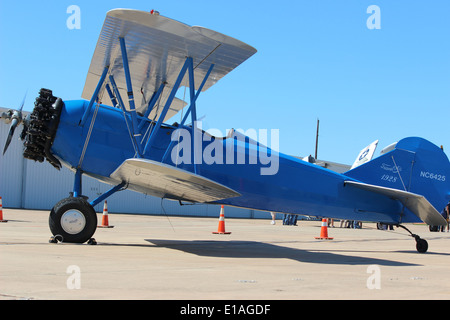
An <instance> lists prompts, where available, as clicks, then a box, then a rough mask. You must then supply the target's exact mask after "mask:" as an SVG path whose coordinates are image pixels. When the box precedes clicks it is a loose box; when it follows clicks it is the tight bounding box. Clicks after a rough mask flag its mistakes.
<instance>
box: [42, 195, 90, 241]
mask: <svg viewBox="0 0 450 320" xmlns="http://www.w3.org/2000/svg"><path fill="white" fill-rule="evenodd" d="M49 226H50V231H51V232H52V234H53V235H54V236H62V238H63V241H64V242H72V243H84V242H86V241H88V240H89V239H90V238H91V237H92V236H93V234H94V233H95V230H96V228H97V214H96V213H95V210H94V208H93V207H92V206H91V205H90V204H89V203H88V202H87V201H86V200H85V199H83V198H73V197H71V198H66V199H63V200H61V201H60V202H58V203H57V204H56V205H55V206H54V207H53V209H52V211H51V212H50V217H49Z"/></svg>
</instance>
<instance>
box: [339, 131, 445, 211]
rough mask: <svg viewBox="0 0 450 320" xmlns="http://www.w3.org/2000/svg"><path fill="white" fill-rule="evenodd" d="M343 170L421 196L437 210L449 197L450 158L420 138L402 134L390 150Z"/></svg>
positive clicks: (367, 180)
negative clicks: (402, 136)
mask: <svg viewBox="0 0 450 320" xmlns="http://www.w3.org/2000/svg"><path fill="white" fill-rule="evenodd" d="M344 174H345V175H346V176H348V177H350V178H353V179H356V180H358V181H360V182H363V183H366V184H371V185H375V186H381V187H386V188H391V189H398V190H401V191H407V192H410V193H414V194H417V195H421V196H424V197H425V198H426V199H427V200H428V202H429V203H430V204H431V205H432V206H433V207H434V208H435V209H436V210H437V211H438V212H441V211H442V209H443V208H444V207H445V205H446V204H447V203H448V201H449V200H450V162H449V160H448V158H447V156H446V155H445V153H444V151H443V150H442V149H441V148H439V147H437V146H436V145H434V144H432V143H431V142H429V141H427V140H425V139H422V138H416V137H412V138H405V139H403V140H401V141H399V142H398V143H397V145H396V146H395V148H394V149H393V150H391V151H389V152H387V153H385V154H383V155H381V156H379V157H378V158H375V159H373V160H372V161H370V162H367V163H365V164H363V165H361V166H359V167H356V168H354V169H352V170H350V171H348V172H346V173H344Z"/></svg>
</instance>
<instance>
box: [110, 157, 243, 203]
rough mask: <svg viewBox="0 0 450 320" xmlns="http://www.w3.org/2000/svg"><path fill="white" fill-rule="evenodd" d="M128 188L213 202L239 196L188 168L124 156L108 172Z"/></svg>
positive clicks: (159, 195)
mask: <svg viewBox="0 0 450 320" xmlns="http://www.w3.org/2000/svg"><path fill="white" fill-rule="evenodd" d="M111 178H113V179H114V180H117V181H120V182H127V183H128V188H129V189H132V190H135V191H138V192H142V193H146V194H150V195H153V196H157V197H160V198H169V199H174V200H185V201H192V202H201V203H205V202H213V201H218V200H223V199H228V198H233V197H238V196H240V194H239V193H237V192H235V191H233V190H232V189H230V188H228V187H226V186H224V185H222V184H219V183H217V182H214V181H212V180H209V179H207V178H204V177H201V176H199V175H196V174H193V173H191V172H188V171H185V170H182V169H179V168H176V167H173V166H169V165H166V164H163V163H161V162H156V161H152V160H147V159H134V158H133V159H127V160H125V161H124V162H123V163H122V165H121V166H120V167H118V168H117V169H116V171H114V172H113V173H112V174H111Z"/></svg>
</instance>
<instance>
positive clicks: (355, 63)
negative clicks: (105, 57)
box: [0, 0, 450, 164]
mask: <svg viewBox="0 0 450 320" xmlns="http://www.w3.org/2000/svg"><path fill="white" fill-rule="evenodd" d="M72 4H75V5H77V6H79V7H80V9H81V29H80V30H69V29H68V28H67V26H66V20H67V19H68V18H69V16H70V15H69V14H67V13H66V10H67V7H68V6H70V5H72ZM372 4H374V5H377V6H379V8H380V9H381V29H380V30H369V29H368V28H367V26H366V21H367V19H368V18H369V17H370V14H368V13H367V12H366V10H367V8H368V7H369V5H372ZM113 8H133V9H140V10H146V11H150V10H151V9H156V10H158V11H160V13H161V14H162V15H164V16H167V17H170V18H172V19H176V20H179V21H182V22H184V23H187V24H190V25H200V26H203V27H207V28H210V29H213V30H216V31H219V32H221V33H225V34H227V35H230V36H232V37H235V38H237V39H239V40H242V41H244V42H246V43H248V44H250V45H252V46H253V47H255V48H256V49H257V50H258V53H257V54H256V55H255V56H253V57H252V58H250V59H249V60H248V61H247V62H245V63H244V64H243V65H241V66H240V67H238V68H237V69H236V70H234V71H233V72H232V73H230V74H229V75H228V76H227V77H225V78H224V79H222V80H221V81H220V82H219V83H218V84H217V85H216V86H214V87H212V88H211V89H210V90H208V91H207V92H205V93H204V94H202V95H201V96H200V99H199V101H198V104H197V105H198V115H199V116H206V117H205V118H204V126H203V127H204V129H205V128H208V127H210V128H217V129H219V130H221V131H222V132H224V133H225V130H226V129H229V128H242V129H244V130H246V129H250V128H254V129H260V128H261V129H279V130H280V151H281V152H283V153H287V154H293V155H301V156H306V155H309V154H314V148H315V134H316V121H317V119H320V140H319V158H321V159H327V160H330V161H336V162H341V163H347V164H351V163H352V162H353V161H354V159H355V158H356V156H357V154H358V152H359V151H360V150H361V149H362V148H363V147H365V146H366V145H368V144H369V143H370V142H372V141H374V140H376V139H379V140H380V144H379V147H378V150H377V152H376V155H378V153H379V151H380V150H381V149H382V148H383V147H385V146H387V145H389V144H391V143H392V142H395V141H398V140H399V139H401V138H404V137H408V136H421V137H424V138H426V139H429V140H430V141H432V142H433V143H435V144H437V145H444V148H445V150H446V152H447V154H449V150H450V132H449V131H450V108H449V104H450V78H449V75H450V41H449V38H450V23H449V22H448V21H449V16H450V1H446V0H432V1H414V0H408V1H405V0H396V1H384V0H371V1H365V0H345V1H344V0H340V1H337V0H316V1H312V0H308V1H306V0H296V1H292V0H291V1H285V0H279V1H263V0H259V1H250V0H241V1H236V0H230V1H226V2H223V1H220V2H219V1H211V0H208V1H206V0H192V1H185V0H183V1H182V0H163V1H160V0H155V1H148V0H147V1H140V0H135V1H116V0H110V1H84V0H71V1H63V0H52V1H45V0H44V1H40V2H34V1H33V2H32V1H26V2H18V1H4V0H0V48H1V50H0V70H1V71H0V106H2V107H6V108H17V107H18V106H19V105H20V103H21V101H22V99H23V97H24V95H25V93H26V92H27V98H26V104H25V108H24V109H25V110H29V111H31V110H32V107H33V102H34V99H35V97H36V96H37V93H38V91H39V89H40V88H41V87H45V88H49V89H52V90H53V92H54V94H55V95H56V96H59V97H61V98H63V100H70V99H79V98H80V97H81V92H82V90H83V87H84V81H85V78H86V74H87V71H88V68H89V64H90V61H91V58H92V55H93V52H94V49H95V45H96V43H97V39H98V35H99V33H100V30H101V27H102V25H103V21H104V19H105V15H106V12H107V11H108V10H110V9H113Z"/></svg>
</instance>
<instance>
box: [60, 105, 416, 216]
mask: <svg viewBox="0 0 450 320" xmlns="http://www.w3.org/2000/svg"><path fill="white" fill-rule="evenodd" d="M87 104H88V101H84V100H76V101H65V105H64V107H63V109H62V112H61V117H60V122H59V127H58V130H57V133H56V136H55V139H54V142H53V145H52V148H51V151H52V153H53V154H54V155H55V156H56V157H57V158H58V159H60V160H61V162H62V163H63V164H64V165H66V166H67V167H69V168H71V169H73V170H75V169H76V168H78V169H80V170H81V171H82V172H83V174H86V175H89V176H92V177H94V178H96V179H98V180H101V181H103V182H106V183H109V184H117V183H118V181H115V180H114V179H112V178H111V174H112V173H113V172H114V171H115V170H116V169H117V168H118V167H119V166H120V165H121V164H122V163H123V162H124V161H125V160H126V159H129V158H133V157H135V156H137V154H136V149H135V148H134V147H133V143H132V142H131V141H132V140H131V137H130V133H129V130H128V128H127V125H126V122H125V121H124V114H123V112H122V111H121V110H120V109H116V108H112V107H109V106H105V105H100V106H99V107H98V109H97V110H96V111H93V112H91V114H90V115H89V118H88V119H87V121H86V123H85V125H84V126H80V124H79V123H80V119H81V118H82V116H83V114H84V111H85V109H86V107H87ZM93 117H95V119H94V122H93V123H92V121H91V120H92V118H93ZM138 120H139V121H145V123H144V124H143V126H142V127H141V131H140V134H141V135H142V137H144V139H142V141H145V140H146V139H145V134H146V132H147V131H148V129H149V126H150V124H151V121H149V120H148V119H144V118H139V119H138ZM177 129H179V128H178V127H177V126H176V125H175V126H171V125H164V126H162V127H161V130H159V132H158V136H157V137H156V139H155V140H154V141H155V142H154V144H153V145H152V146H151V148H148V149H147V151H146V152H145V153H144V154H142V155H139V156H140V157H142V158H145V159H150V160H154V161H158V162H160V161H162V160H163V158H164V163H165V164H168V165H173V166H177V167H178V168H180V169H183V170H186V171H188V172H192V173H196V174H198V175H200V176H203V177H206V178H208V179H211V180H213V181H216V182H218V183H220V184H222V185H224V186H227V187H229V188H231V189H233V190H235V191H237V192H239V193H240V194H241V196H240V197H234V198H229V199H224V200H221V201H218V202H215V203H217V204H224V205H230V206H236V207H244V208H250V209H255V210H264V211H275V212H281V213H292V214H301V215H312V216H322V217H334V218H345V219H353V220H359V221H377V222H378V221H382V222H386V223H398V222H400V221H402V222H413V221H418V219H417V217H415V216H414V215H405V216H403V217H400V215H398V214H397V215H396V213H398V212H400V211H401V210H400V208H399V203H398V202H397V201H394V200H390V199H387V198H386V197H384V196H382V195H378V194H375V193H371V192H367V191H365V190H359V189H354V188H349V187H345V184H344V182H345V181H346V180H352V179H350V178H349V177H347V176H345V175H342V174H338V173H336V172H333V171H330V170H327V169H324V168H321V167H319V166H317V165H314V164H310V163H307V162H305V161H302V160H299V159H296V158H294V157H291V156H288V155H284V154H282V153H272V154H271V150H270V149H266V148H265V147H263V146H261V145H259V144H258V143H257V142H255V141H253V140H252V139H249V138H247V139H245V136H243V135H239V133H236V134H235V136H234V137H229V138H226V137H225V138H219V137H216V138H211V137H210V139H209V141H208V139H202V138H200V139H197V140H198V141H200V142H201V145H202V146H201V149H200V148H199V147H198V144H199V142H198V143H197V151H196V153H197V158H194V157H189V159H193V161H186V152H187V149H186V148H185V150H183V151H182V152H180V151H179V150H177V149H176V148H178V149H179V148H180V145H181V143H182V141H180V140H177V138H176V136H177V135H176V132H177V131H176V130H177ZM196 130H198V131H196V134H198V135H199V136H200V137H202V135H204V134H205V133H204V132H203V131H201V130H199V129H196ZM194 135H195V134H194ZM174 137H175V138H174ZM193 139H194V137H193ZM230 139H231V142H230ZM181 140H182V139H181ZM205 140H207V141H205ZM185 142H186V141H185ZM219 145H220V147H219ZM230 146H232V148H233V152H234V153H233V155H232V156H233V157H234V158H233V159H234V160H233V161H231V160H230V159H226V157H227V156H229V153H230ZM220 148H222V150H220ZM227 148H228V149H227ZM212 149H214V150H212ZM211 150H212V151H211ZM261 150H264V152H265V155H266V158H265V160H266V161H265V162H264V163H263V161H259V160H260V159H259V158H258V157H259V156H260V154H262V153H260V152H261ZM183 152H184V154H183ZM227 152H228V153H227ZM194 153H195V152H194ZM220 153H222V155H220ZM205 154H207V155H210V156H211V157H213V158H214V160H215V162H213V163H211V161H208V159H205ZM218 155H219V156H218ZM268 155H270V156H272V157H276V159H275V158H271V161H274V162H275V161H277V163H276V165H275V164H274V162H273V163H269V164H268V163H267V159H270V158H269V157H268ZM220 156H222V157H223V158H222V159H223V160H224V161H220ZM183 157H184V162H180V158H183ZM239 157H241V158H239ZM254 157H256V158H254ZM239 159H240V160H239ZM231 162H234V163H231ZM269 166H273V167H272V169H273V168H275V169H276V170H275V171H273V172H270V174H262V172H263V171H262V170H263V169H271V168H269ZM130 189H133V188H132V187H130ZM140 191H142V190H140ZM146 193H148V194H152V192H151V190H148V192H146ZM394 217H397V219H396V218H394Z"/></svg>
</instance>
